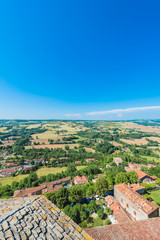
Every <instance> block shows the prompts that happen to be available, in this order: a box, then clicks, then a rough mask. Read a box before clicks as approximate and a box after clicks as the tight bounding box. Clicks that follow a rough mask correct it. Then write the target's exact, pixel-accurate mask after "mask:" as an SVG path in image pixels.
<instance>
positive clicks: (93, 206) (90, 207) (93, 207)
mask: <svg viewBox="0 0 160 240" xmlns="http://www.w3.org/2000/svg"><path fill="white" fill-rule="evenodd" d="M97 208H98V206H97V204H96V201H95V200H91V201H90V202H89V204H88V210H90V211H91V212H96V211H97Z"/></svg>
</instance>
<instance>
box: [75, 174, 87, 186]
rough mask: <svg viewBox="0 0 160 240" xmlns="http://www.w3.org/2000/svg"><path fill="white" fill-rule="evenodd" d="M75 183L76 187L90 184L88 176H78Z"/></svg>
mask: <svg viewBox="0 0 160 240" xmlns="http://www.w3.org/2000/svg"><path fill="white" fill-rule="evenodd" d="M73 183H74V184H75V185H81V184H85V183H88V180H87V177H86V176H82V177H81V176H76V177H75V178H73Z"/></svg>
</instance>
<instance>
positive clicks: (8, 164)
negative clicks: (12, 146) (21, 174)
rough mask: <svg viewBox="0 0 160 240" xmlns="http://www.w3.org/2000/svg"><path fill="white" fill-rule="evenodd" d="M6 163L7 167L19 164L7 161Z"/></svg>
mask: <svg viewBox="0 0 160 240" xmlns="http://www.w3.org/2000/svg"><path fill="white" fill-rule="evenodd" d="M4 165H5V166H7V167H14V166H17V164H15V163H5V164H4Z"/></svg>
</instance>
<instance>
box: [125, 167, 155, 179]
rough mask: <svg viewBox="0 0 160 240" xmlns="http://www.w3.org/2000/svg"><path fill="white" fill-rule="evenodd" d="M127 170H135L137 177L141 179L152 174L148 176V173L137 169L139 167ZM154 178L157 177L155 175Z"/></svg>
mask: <svg viewBox="0 0 160 240" xmlns="http://www.w3.org/2000/svg"><path fill="white" fill-rule="evenodd" d="M129 171H135V172H136V173H137V175H138V178H139V179H142V178H144V177H149V178H152V176H149V175H148V174H146V173H144V172H142V171H141V170H139V169H131V170H129ZM155 179H157V177H156V176H153V180H155Z"/></svg>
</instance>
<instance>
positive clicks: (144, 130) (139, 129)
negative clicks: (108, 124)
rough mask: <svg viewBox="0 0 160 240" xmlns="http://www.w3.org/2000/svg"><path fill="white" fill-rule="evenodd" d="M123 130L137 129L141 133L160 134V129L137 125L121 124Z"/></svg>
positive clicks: (130, 123)
mask: <svg viewBox="0 0 160 240" xmlns="http://www.w3.org/2000/svg"><path fill="white" fill-rule="evenodd" d="M121 126H122V128H125V129H136V130H137V131H141V132H150V133H158V134H160V127H152V126H144V125H140V124H137V123H132V122H126V123H122V124H121Z"/></svg>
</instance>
